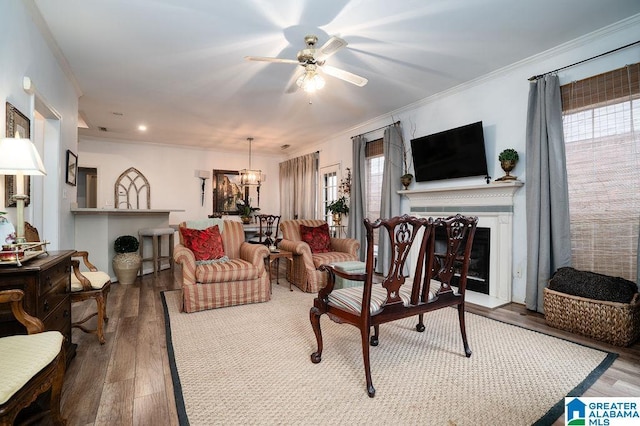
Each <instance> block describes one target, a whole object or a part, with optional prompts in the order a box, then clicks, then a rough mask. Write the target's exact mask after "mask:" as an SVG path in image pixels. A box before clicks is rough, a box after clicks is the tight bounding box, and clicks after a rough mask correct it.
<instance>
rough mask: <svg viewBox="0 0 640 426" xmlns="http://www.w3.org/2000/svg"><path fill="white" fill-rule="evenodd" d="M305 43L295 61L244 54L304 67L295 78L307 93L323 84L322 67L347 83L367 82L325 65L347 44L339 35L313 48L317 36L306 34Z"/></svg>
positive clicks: (254, 57) (358, 84)
mask: <svg viewBox="0 0 640 426" xmlns="http://www.w3.org/2000/svg"><path fill="white" fill-rule="evenodd" d="M304 42H305V44H306V45H307V47H306V48H304V49H302V50H300V51H299V52H298V54H297V56H296V57H297V61H296V60H292V59H283V58H268V57H264V56H246V57H245V59H246V60H248V61H262V62H273V63H280V64H297V65H300V66H302V67H303V68H304V70H305V71H304V73H303V74H302V75H301V76H300V77H298V79H297V80H296V85H297V86H298V87H300V88H301V89H303V90H304V91H305V92H307V93H313V92H315V91H317V90H320V89H322V88H323V87H324V85H325V80H324V78H323V77H322V75H320V73H319V70H320V69H322V71H324V72H325V73H326V74H327V75H330V76H332V77H335V78H339V79H340V80H344V81H346V82H348V83H351V84H354V85H356V86H358V87H362V86H364V85H365V84H367V82H368V80H367V79H366V78H364V77H361V76H359V75H356V74H353V73H351V72H349V71H345V70H342V69H339V68H336V67H332V66H329V65H325V61H326V60H327V58H329V57H330V56H332V55H334V54H335V53H336V52H338V51H339V50H340V49H342V48H344V47H346V46H347V42H346V41H345V40H343V39H341V38H340V37H336V36H333V37H331V38H330V39H329V40H328V41H327V42H326V43H325V44H324V45H322V47H320V48H319V49H316V48H315V45H316V43H317V42H318V37H316V36H315V35H308V36H306V37H305V38H304Z"/></svg>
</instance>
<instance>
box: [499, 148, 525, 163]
mask: <svg viewBox="0 0 640 426" xmlns="http://www.w3.org/2000/svg"><path fill="white" fill-rule="evenodd" d="M519 159H520V157H519V156H518V151H516V150H515V149H512V148H507V149H505V150H504V151H502V152H501V153H500V155H498V161H500V162H503V161H514V162H515V161H518V160H519Z"/></svg>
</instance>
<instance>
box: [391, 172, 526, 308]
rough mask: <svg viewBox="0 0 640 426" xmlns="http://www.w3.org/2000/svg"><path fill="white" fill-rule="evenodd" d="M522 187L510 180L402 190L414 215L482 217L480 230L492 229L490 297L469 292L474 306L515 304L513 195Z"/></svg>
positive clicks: (479, 222) (517, 182)
mask: <svg viewBox="0 0 640 426" xmlns="http://www.w3.org/2000/svg"><path fill="white" fill-rule="evenodd" d="M522 185H524V183H523V182H521V181H508V182H492V183H489V184H483V185H472V186H459V187H449V188H425V189H415V190H406V191H398V193H399V194H401V195H404V196H406V197H407V198H408V199H409V202H410V207H409V211H410V213H409V214H411V215H412V216H421V217H441V216H450V215H453V214H456V213H460V214H464V215H466V216H478V227H480V228H489V229H490V230H491V236H490V240H489V247H490V254H489V295H488V296H487V295H484V294H480V293H476V292H473V291H467V297H466V300H467V301H468V302H470V303H474V304H479V305H482V306H486V307H489V308H496V307H498V306H501V305H504V304H507V303H509V302H511V287H512V281H513V280H512V263H513V261H512V258H513V195H514V194H515V192H516V191H517V190H518V189H520V187H522ZM413 272H414V271H413V270H412V271H411V274H413Z"/></svg>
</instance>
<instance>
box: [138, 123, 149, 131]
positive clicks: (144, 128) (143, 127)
mask: <svg viewBox="0 0 640 426" xmlns="http://www.w3.org/2000/svg"><path fill="white" fill-rule="evenodd" d="M138 130H140V131H141V132H146V131H147V126H145V125H144V124H141V125H139V126H138Z"/></svg>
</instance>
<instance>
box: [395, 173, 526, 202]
mask: <svg viewBox="0 0 640 426" xmlns="http://www.w3.org/2000/svg"><path fill="white" fill-rule="evenodd" d="M522 185H524V183H523V182H521V181H519V180H515V181H506V182H493V183H489V184H484V185H468V186H456V187H450V188H425V189H410V190H406V191H398V194H401V195H404V196H406V197H407V198H409V200H410V201H411V207H414V206H416V207H417V206H424V207H448V206H452V204H451V203H452V202H455V203H456V206H462V205H464V206H468V207H477V206H512V207H513V195H514V194H515V192H516V191H517V190H518V189H520V187H521V186H522Z"/></svg>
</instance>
